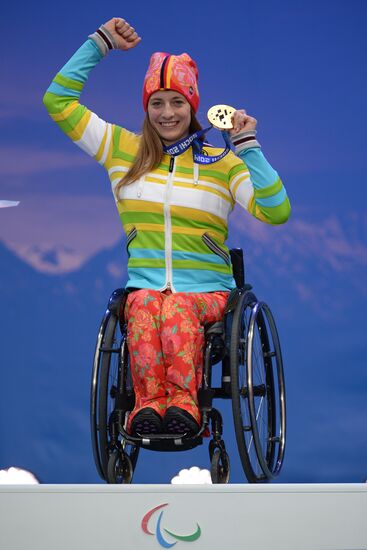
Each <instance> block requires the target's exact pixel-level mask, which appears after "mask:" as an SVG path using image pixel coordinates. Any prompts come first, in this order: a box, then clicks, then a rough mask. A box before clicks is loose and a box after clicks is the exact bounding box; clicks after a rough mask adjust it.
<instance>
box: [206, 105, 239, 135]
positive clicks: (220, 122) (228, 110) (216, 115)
mask: <svg viewBox="0 0 367 550" xmlns="http://www.w3.org/2000/svg"><path fill="white" fill-rule="evenodd" d="M235 110H236V109H235V108H234V107H230V106H229V105H214V106H213V107H210V109H209V111H208V113H207V115H206V116H207V117H208V120H209V122H210V124H212V125H213V126H214V128H217V129H218V130H230V129H231V128H233V124H232V115H233V113H234V112H235Z"/></svg>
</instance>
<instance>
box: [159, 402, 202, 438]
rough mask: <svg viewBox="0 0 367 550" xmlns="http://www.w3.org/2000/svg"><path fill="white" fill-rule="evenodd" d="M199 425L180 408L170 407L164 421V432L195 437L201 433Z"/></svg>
mask: <svg viewBox="0 0 367 550" xmlns="http://www.w3.org/2000/svg"><path fill="white" fill-rule="evenodd" d="M199 428H200V426H199V424H198V423H197V422H196V420H195V418H194V417H193V416H191V414H190V413H188V412H187V411H185V410H184V409H180V408H179V407H169V409H167V412H166V414H165V416H164V419H163V432H164V433H168V434H177V435H183V434H187V435H194V434H196V433H198V431H199Z"/></svg>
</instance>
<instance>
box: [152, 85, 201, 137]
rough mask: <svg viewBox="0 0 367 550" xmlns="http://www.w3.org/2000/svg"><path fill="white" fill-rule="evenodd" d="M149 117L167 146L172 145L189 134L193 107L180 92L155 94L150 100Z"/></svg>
mask: <svg viewBox="0 0 367 550" xmlns="http://www.w3.org/2000/svg"><path fill="white" fill-rule="evenodd" d="M148 116H149V120H150V123H151V125H152V126H153V128H154V129H155V130H156V132H157V133H158V135H159V136H160V137H161V139H162V140H163V142H164V143H165V145H171V144H172V143H175V142H176V141H178V140H179V139H181V138H183V137H185V136H187V135H188V134H189V128H190V123H191V106H190V103H189V102H188V101H187V99H186V98H185V97H184V96H183V95H181V94H180V93H179V92H176V91H174V90H163V91H158V92H154V94H152V95H151V96H150V98H149V102H148Z"/></svg>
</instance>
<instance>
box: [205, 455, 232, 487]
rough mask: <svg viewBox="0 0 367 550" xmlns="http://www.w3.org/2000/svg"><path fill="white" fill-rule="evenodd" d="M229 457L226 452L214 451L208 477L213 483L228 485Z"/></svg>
mask: <svg viewBox="0 0 367 550" xmlns="http://www.w3.org/2000/svg"><path fill="white" fill-rule="evenodd" d="M229 471H230V468H229V456H228V454H227V452H226V451H222V450H220V449H216V450H215V451H214V453H213V456H212V460H211V464H210V477H211V478H212V482H213V483H228V481H229Z"/></svg>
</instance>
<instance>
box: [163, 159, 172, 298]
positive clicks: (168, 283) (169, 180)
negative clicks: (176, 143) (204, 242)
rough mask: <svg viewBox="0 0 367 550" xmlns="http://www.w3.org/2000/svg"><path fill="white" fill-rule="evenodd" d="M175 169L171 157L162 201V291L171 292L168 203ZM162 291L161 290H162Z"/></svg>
mask: <svg viewBox="0 0 367 550" xmlns="http://www.w3.org/2000/svg"><path fill="white" fill-rule="evenodd" d="M174 169H175V157H171V158H170V161H169V168H168V178H167V183H166V196H165V201H164V230H165V259H166V284H165V287H164V289H167V290H172V292H174V288H173V284H172V223H171V212H170V202H171V194H172V180H173V174H174ZM164 289H163V290H164Z"/></svg>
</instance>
